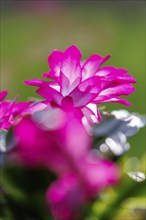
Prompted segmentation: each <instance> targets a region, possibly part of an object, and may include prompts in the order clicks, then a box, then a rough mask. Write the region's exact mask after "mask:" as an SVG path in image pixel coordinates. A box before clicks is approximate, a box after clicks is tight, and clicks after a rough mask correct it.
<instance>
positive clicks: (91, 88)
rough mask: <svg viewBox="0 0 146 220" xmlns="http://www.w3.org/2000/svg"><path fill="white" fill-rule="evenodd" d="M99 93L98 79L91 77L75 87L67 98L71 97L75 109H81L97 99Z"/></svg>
mask: <svg viewBox="0 0 146 220" xmlns="http://www.w3.org/2000/svg"><path fill="white" fill-rule="evenodd" d="M99 92H100V80H99V78H98V77H91V78H88V79H87V80H85V81H83V82H82V83H81V84H80V85H79V86H78V87H76V88H75V89H74V90H73V91H72V92H71V93H70V94H69V96H71V97H72V99H73V102H74V106H75V107H83V106H85V105H87V104H89V103H90V102H92V100H94V99H95V97H97V95H98V94H99Z"/></svg>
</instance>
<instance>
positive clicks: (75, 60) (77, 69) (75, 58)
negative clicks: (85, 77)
mask: <svg viewBox="0 0 146 220" xmlns="http://www.w3.org/2000/svg"><path fill="white" fill-rule="evenodd" d="M80 58H81V53H80V51H79V50H78V48H77V47H76V46H74V45H73V46H71V47H69V48H67V49H66V50H65V52H64V55H63V60H62V64H61V72H62V78H61V92H62V94H63V95H64V96H66V95H68V94H69V93H70V92H71V91H72V90H73V89H74V88H75V87H76V86H77V85H78V84H79V82H80V80H81V66H80ZM64 78H65V79H64ZM67 80H68V82H67ZM68 84H69V85H70V86H71V88H69V86H68ZM66 85H67V86H68V87H67V88H66Z"/></svg>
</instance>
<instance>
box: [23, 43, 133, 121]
mask: <svg viewBox="0 0 146 220" xmlns="http://www.w3.org/2000/svg"><path fill="white" fill-rule="evenodd" d="M81 56H82V54H81V52H80V51H79V49H78V48H77V47H76V46H74V45H73V46H70V47H69V48H67V49H66V50H65V51H64V52H62V51H59V50H54V51H53V52H52V53H51V55H50V56H49V57H48V64H49V66H50V70H49V72H48V73H44V74H43V77H45V78H52V80H53V81H48V82H46V81H44V80H39V79H32V80H27V81H25V84H27V85H32V86H37V87H39V88H38V90H37V93H38V94H39V95H41V96H42V97H44V98H45V99H46V100H47V101H48V102H49V103H50V104H51V105H53V106H62V102H63V100H64V98H65V97H69V98H70V99H71V100H72V103H73V106H74V107H78V108H80V109H81V110H82V112H83V114H84V116H85V117H84V119H85V120H86V123H88V124H89V125H92V124H93V122H99V121H100V120H101V116H100V113H99V111H98V108H97V106H96V104H99V103H106V102H118V103H122V104H125V105H127V106H130V103H129V102H128V101H127V100H124V99H123V98H120V96H121V95H129V94H130V93H132V92H133V91H134V90H135V89H134V87H133V86H132V85H131V83H135V82H136V81H135V79H134V77H133V76H131V75H129V74H128V73H127V72H128V70H126V69H123V68H116V67H113V66H106V67H102V64H103V63H105V61H106V60H107V59H109V57H110V56H106V57H102V56H100V55H97V54H93V55H91V56H90V57H89V58H88V59H87V60H86V61H81Z"/></svg>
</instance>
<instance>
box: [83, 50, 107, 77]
mask: <svg viewBox="0 0 146 220" xmlns="http://www.w3.org/2000/svg"><path fill="white" fill-rule="evenodd" d="M109 58H110V56H106V57H105V58H104V57H102V56H100V55H97V54H94V55H92V56H91V57H89V59H88V60H87V61H86V62H85V63H84V65H83V67H82V81H84V80H85V79H88V78H89V77H91V76H93V75H95V73H96V72H97V70H98V69H99V67H100V66H101V65H102V64H103V63H104V62H105V61H106V60H107V59H109Z"/></svg>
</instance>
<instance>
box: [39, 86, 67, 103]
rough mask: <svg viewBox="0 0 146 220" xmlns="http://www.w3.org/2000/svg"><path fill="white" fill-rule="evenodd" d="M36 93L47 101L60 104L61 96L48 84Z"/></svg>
mask: <svg viewBox="0 0 146 220" xmlns="http://www.w3.org/2000/svg"><path fill="white" fill-rule="evenodd" d="M37 93H38V94H39V95H41V96H42V97H44V98H45V99H47V100H48V101H52V100H53V101H54V102H56V103H57V104H61V101H62V98H63V96H62V95H61V93H60V92H58V91H57V90H55V89H53V88H51V87H50V86H49V84H44V85H43V86H41V87H40V88H39V89H38V90H37Z"/></svg>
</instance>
